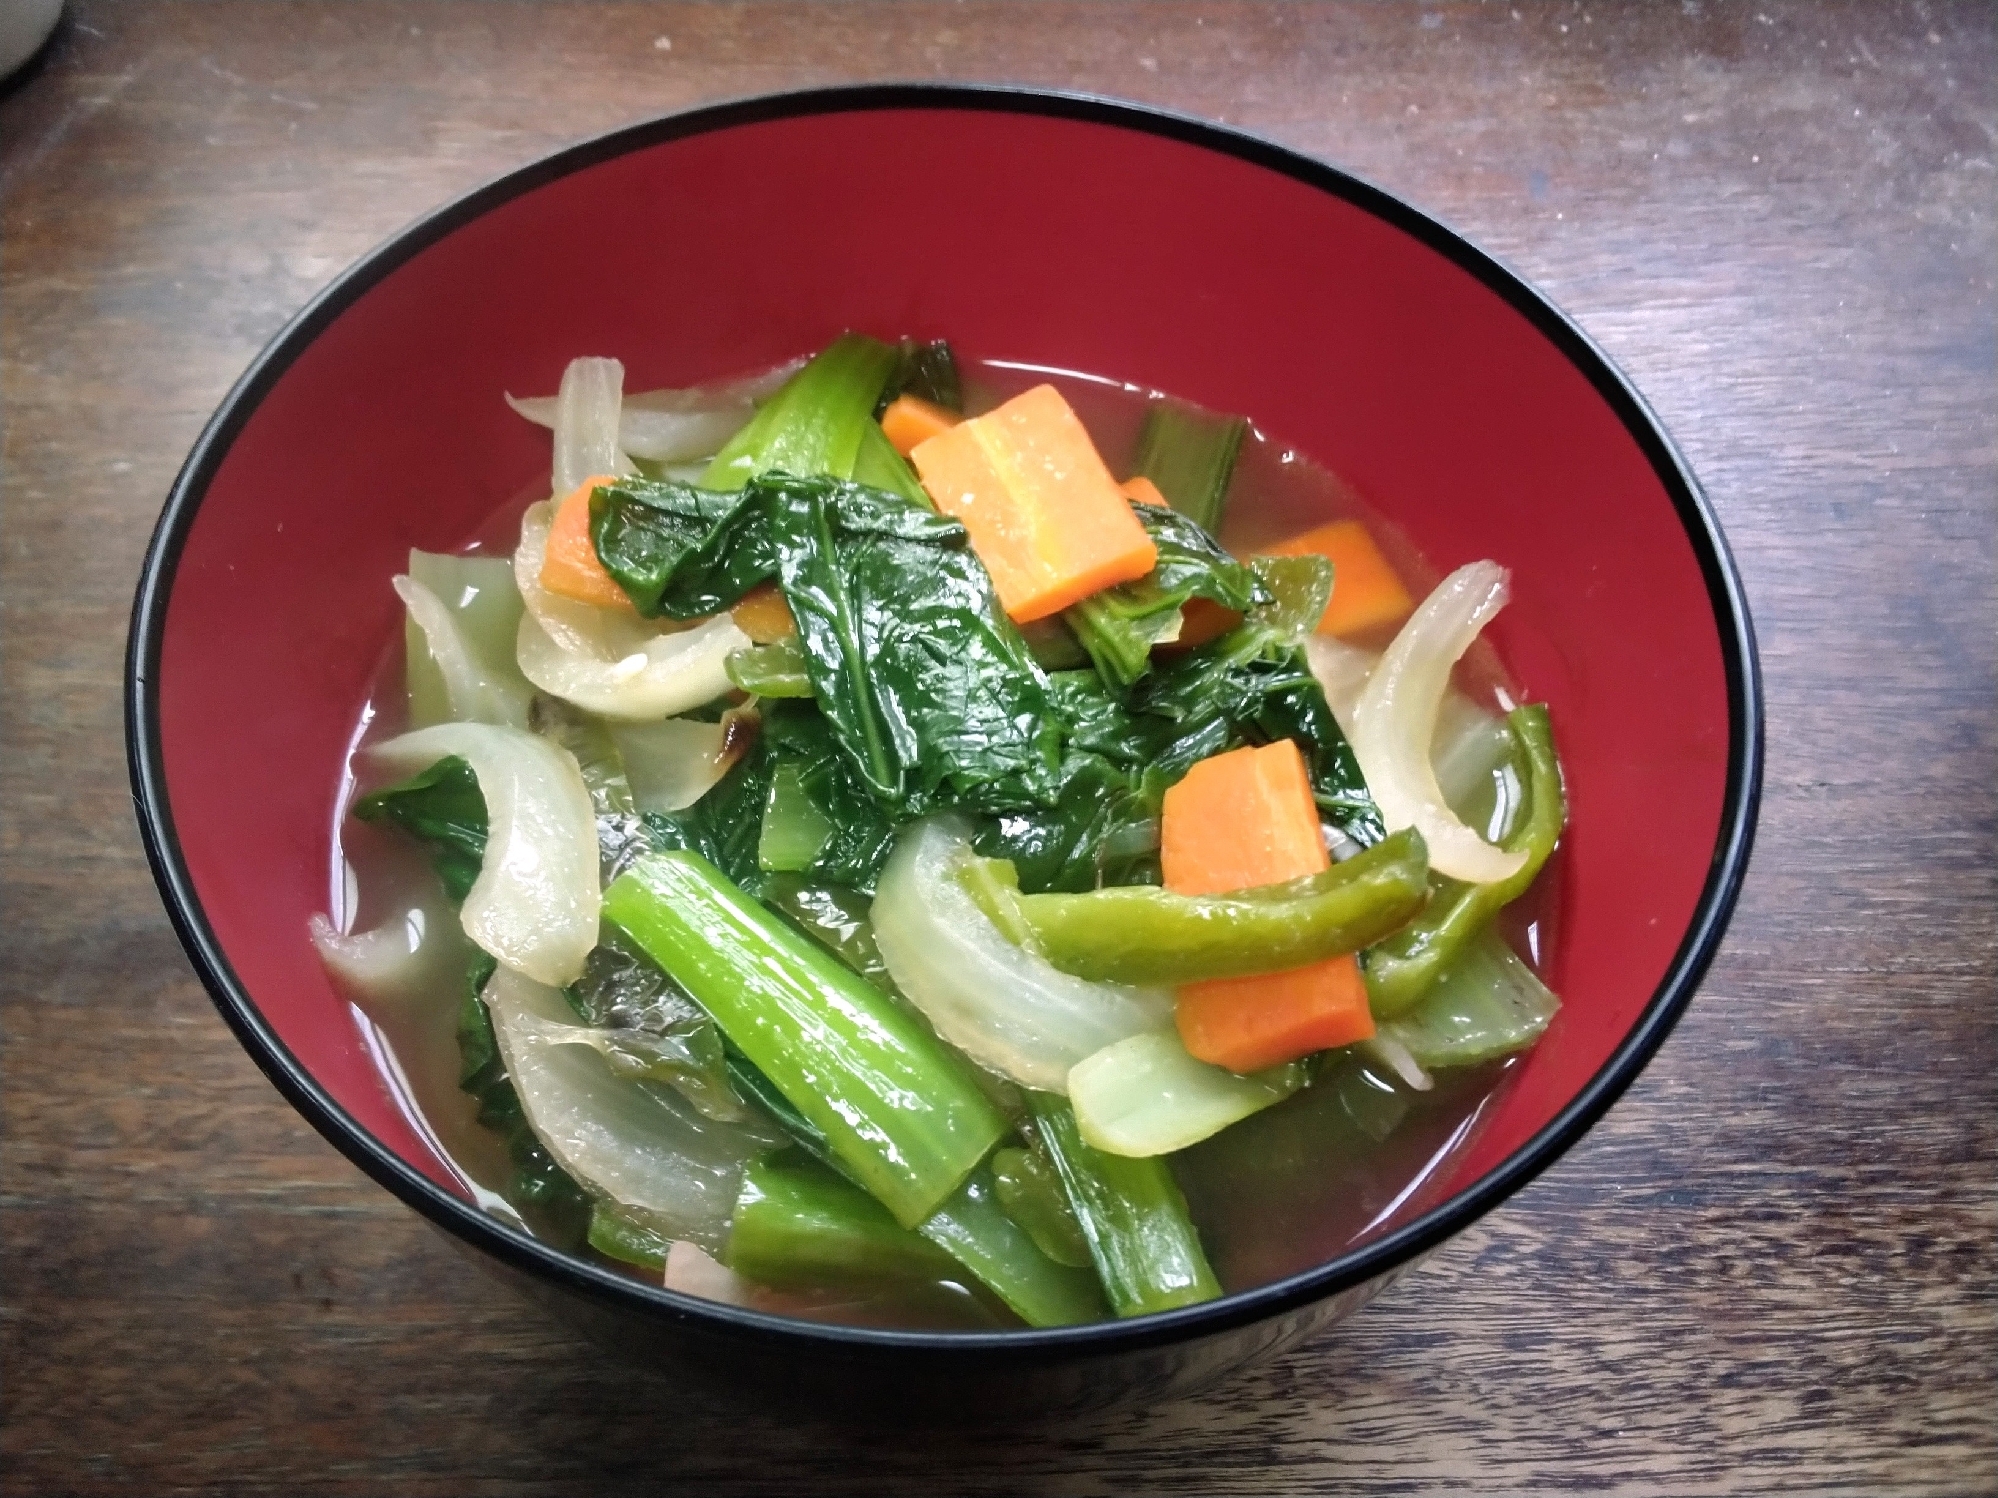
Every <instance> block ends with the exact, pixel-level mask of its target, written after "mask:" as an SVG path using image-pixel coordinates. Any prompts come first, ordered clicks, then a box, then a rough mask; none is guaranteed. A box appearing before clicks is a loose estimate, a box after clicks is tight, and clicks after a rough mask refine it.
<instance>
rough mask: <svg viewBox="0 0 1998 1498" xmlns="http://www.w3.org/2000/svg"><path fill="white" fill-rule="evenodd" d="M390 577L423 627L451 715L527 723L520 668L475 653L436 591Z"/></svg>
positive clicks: (401, 576) (528, 695)
mask: <svg viewBox="0 0 1998 1498" xmlns="http://www.w3.org/2000/svg"><path fill="white" fill-rule="evenodd" d="M393 582H394V585H395V591H396V596H397V597H399V598H400V599H402V603H403V607H404V608H406V609H408V610H409V618H410V622H411V623H412V624H414V625H415V626H416V627H417V629H419V630H420V631H422V634H423V639H424V643H425V644H426V645H427V646H428V647H429V652H430V659H431V660H432V661H433V662H434V663H435V664H436V666H437V671H438V674H439V675H440V676H442V677H443V679H444V695H445V700H446V702H447V704H448V710H449V712H450V714H451V719H452V721H453V722H457V723H499V724H504V725H505V726H506V727H508V728H525V727H526V726H527V708H528V704H529V703H530V702H531V701H532V700H533V692H532V689H531V688H529V686H528V684H527V682H526V680H525V679H524V678H523V677H522V676H521V674H520V672H519V670H518V669H515V670H513V671H511V672H501V671H497V670H493V669H490V668H488V667H487V665H486V663H485V662H484V661H483V660H482V659H480V657H479V656H478V655H476V654H474V653H473V650H472V648H471V646H470V644H469V643H468V642H467V641H466V639H465V636H464V634H463V633H462V632H461V631H460V630H459V628H458V621H457V620H456V618H455V617H453V615H452V613H451V611H450V610H449V609H448V608H446V607H445V606H444V604H443V601H442V600H440V599H439V598H438V596H437V595H436V594H435V593H433V592H431V591H430V589H428V588H426V587H424V586H423V584H422V583H420V582H418V581H417V580H416V579H415V578H413V577H410V576H408V575H407V574H405V573H397V574H396V576H395V578H394V579H393ZM507 664H508V665H512V664H513V663H512V662H511V661H509V662H508V663H507Z"/></svg>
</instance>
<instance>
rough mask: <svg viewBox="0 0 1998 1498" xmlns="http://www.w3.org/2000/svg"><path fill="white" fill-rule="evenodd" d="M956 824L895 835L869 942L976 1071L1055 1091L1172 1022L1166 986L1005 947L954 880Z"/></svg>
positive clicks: (960, 839)
mask: <svg viewBox="0 0 1998 1498" xmlns="http://www.w3.org/2000/svg"><path fill="white" fill-rule="evenodd" d="M965 830H966V829H965V826H964V824H963V823H962V822H957V821H953V820H949V819H945V820H940V821H933V822H924V823H920V824H918V825H917V826H915V827H912V828H910V829H908V830H907V831H906V832H904V833H903V835H902V837H901V840H900V842H899V843H898V845H897V847H896V850H895V855H894V857H893V858H891V859H890V860H889V863H888V867H887V869H886V871H885V872H884V873H883V874H882V877H881V890H880V894H879V895H878V896H877V897H876V899H875V901H874V909H873V918H874V937H875V941H876V942H877V943H878V944H879V947H880V950H881V956H882V958H883V960H885V961H886V962H887V964H888V970H889V971H890V972H891V973H892V974H893V975H894V978H895V982H896V985H897V986H898V987H899V988H900V989H901V990H902V992H903V993H904V994H906V995H907V996H908V998H909V1001H910V1002H911V1003H913V1004H914V1005H915V1006H916V1007H917V1008H918V1009H920V1010H922V1011H923V1013H924V1015H925V1016H926V1017H927V1018H928V1019H929V1021H930V1023H931V1024H933V1025H935V1026H936V1029H937V1033H938V1034H939V1035H941V1036H943V1038H944V1039H945V1040H947V1041H949V1042H950V1043H951V1044H952V1045H955V1046H957V1047H958V1048H959V1049H960V1050H962V1051H963V1052H964V1053H965V1054H966V1055H968V1056H970V1057H971V1058H972V1059H973V1060H974V1061H977V1062H978V1063H980V1064H981V1065H983V1066H986V1067H989V1068H991V1069H992V1070H994V1071H996V1072H998V1073H999V1074H1000V1075H1001V1076H1005V1077H1009V1078H1011V1079H1012V1080H1013V1081H1015V1082H1018V1083H1020V1084H1021V1085H1023V1086H1027V1087H1036V1088H1039V1089H1041V1090H1043V1091H1046V1092H1055V1093H1059V1092H1062V1091H1064V1090H1065V1089H1066V1088H1067V1086H1068V1073H1069V1068H1070V1067H1072V1066H1074V1065H1075V1063H1076V1062H1078V1061H1080V1060H1082V1059H1083V1058H1084V1057H1085V1056H1089V1055H1092V1054H1094V1053H1095V1052H1097V1051H1099V1050H1101V1049H1102V1048H1103V1047H1104V1046H1106V1045H1109V1044H1111V1043H1112V1042H1114V1041H1118V1040H1122V1039H1124V1038H1125V1037H1127V1036H1130V1035H1136V1034H1140V1033H1142V1032H1144V1031H1147V1030H1156V1029H1160V1028H1163V1027H1164V1026H1166V1025H1167V1024H1169V1023H1170V1022H1171V1012H1172V996H1171V995H1170V994H1169V993H1168V992H1166V991H1165V990H1163V989H1157V988H1133V987H1127V986H1124V985H1121V984H1109V983H1092V982H1089V981H1086V980H1084V979H1081V978H1077V977H1073V976H1071V975H1069V974H1067V973H1063V972H1060V971H1057V970H1056V969H1055V968H1054V967H1053V966H1052V965H1051V964H1050V963H1049V962H1048V961H1047V960H1046V959H1045V958H1042V957H1039V956H1036V955H1035V954H1034V953H1033V952H1030V951H1027V950H1024V949H1023V948H1021V947H1019V946H1016V945H1015V944H1014V943H1013V942H1011V941H1009V940H1007V938H1006V937H1005V935H1004V934H1002V933H1001V932H1000V931H999V929H998V928H997V927H995V926H994V925H993V924H992V922H991V920H990V919H989V918H988V917H987V916H986V915H985V914H984V913H983V912H982V911H981V910H980V909H979V908H978V905H977V903H976V902H975V901H974V900H973V898H972V896H971V893H970V892H969V891H968V890H967V889H966V887H965V886H964V884H963V883H962V881H961V880H960V878H959V877H958V874H959V870H960V869H961V868H962V867H963V866H964V864H965V863H966V862H967V861H969V860H970V859H971V848H970V845H969V843H968V841H967V840H966V837H965Z"/></svg>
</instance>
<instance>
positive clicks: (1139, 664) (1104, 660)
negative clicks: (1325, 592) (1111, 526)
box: [1063, 505, 1269, 690]
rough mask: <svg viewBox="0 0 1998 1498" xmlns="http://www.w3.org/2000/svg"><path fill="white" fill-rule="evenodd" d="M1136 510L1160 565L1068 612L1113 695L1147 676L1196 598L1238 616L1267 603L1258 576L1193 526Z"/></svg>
mask: <svg viewBox="0 0 1998 1498" xmlns="http://www.w3.org/2000/svg"><path fill="white" fill-rule="evenodd" d="M1132 508H1133V510H1134V511H1135V512H1136V514H1137V516H1138V519H1139V521H1140V523H1141V524H1143V526H1144V527H1145V530H1146V532H1147V533H1148V534H1149V535H1150V536H1151V538H1152V544H1153V545H1154V546H1155V547H1157V548H1158V557H1159V559H1158V563H1157V565H1155V566H1154V567H1153V568H1152V570H1151V571H1150V572H1149V573H1147V574H1146V575H1145V576H1143V577H1141V578H1139V579H1138V580H1137V581H1136V582H1130V583H1124V584H1121V585H1120V586H1118V587H1115V588H1106V589H1105V590H1104V591H1102V592H1101V593H1097V594H1094V595H1092V596H1091V597H1088V598H1085V599H1083V600H1082V602H1080V603H1078V604H1075V605H1073V606H1072V607H1070V608H1069V609H1068V610H1066V611H1065V613H1064V614H1063V618H1065V619H1066V620H1067V621H1068V624H1069V627H1070V628H1071V629H1072V630H1073V631H1074V632H1075V637H1076V638H1077V639H1078V640H1080V641H1081V642H1082V644H1083V647H1084V648H1085V649H1086V650H1087V651H1088V652H1089V655H1090V658H1091V659H1092V660H1093V661H1094V662H1095V665H1096V670H1097V674H1099V675H1100V676H1101V677H1102V678H1103V681H1104V684H1105V685H1106V686H1108V687H1110V688H1112V689H1113V690H1114V689H1120V688H1123V687H1128V686H1130V685H1131V683H1133V682H1135V681H1136V680H1137V679H1138V678H1139V677H1140V676H1142V675H1144V674H1145V671H1146V670H1147V669H1148V668H1149V666H1150V664H1151V650H1152V647H1153V646H1154V645H1156V644H1159V643H1160V642H1161V641H1164V640H1170V639H1173V638H1175V637H1176V636H1177V635H1178V633H1179V627H1180V620H1181V615H1182V611H1183V610H1184V609H1185V607H1186V605H1187V604H1188V603H1189V602H1191V601H1192V600H1193V599H1195V598H1205V599H1209V600H1211V601H1212V602H1213V603H1215V604H1216V605H1218V606H1219V607H1221V608H1224V609H1230V610H1232V611H1233V612H1235V613H1237V614H1245V613H1247V612H1248V611H1249V610H1250V609H1251V608H1252V607H1254V606H1255V605H1256V604H1259V603H1264V602H1267V601H1269V595H1268V593H1267V592H1266V591H1265V589H1264V588H1263V586H1262V584H1261V582H1260V581H1259V580H1258V577H1257V574H1256V572H1255V571H1254V570H1253V569H1251V568H1250V567H1249V566H1247V565H1246V564H1244V563H1242V562H1238V561H1236V560H1235V558H1234V557H1232V556H1231V555H1229V554H1228V553H1227V552H1226V551H1223V550H1222V549H1221V546H1220V544H1219V543H1218V542H1216V541H1215V540H1214V538H1213V537H1212V536H1210V535H1208V534H1207V532H1206V531H1204V530H1202V529H1201V528H1200V527H1199V526H1198V525H1196V524H1195V523H1194V522H1193V521H1191V520H1189V519H1187V518H1186V517H1185V516H1184V515H1181V514H1180V513H1178V512H1177V511H1175V510H1163V509H1160V508H1159V507H1158V506H1157V505H1134V506H1133V507H1132Z"/></svg>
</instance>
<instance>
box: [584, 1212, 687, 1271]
mask: <svg viewBox="0 0 1998 1498" xmlns="http://www.w3.org/2000/svg"><path fill="white" fill-rule="evenodd" d="M589 1243H590V1247H591V1248H594V1249H595V1250H596V1251H597V1252H598V1253H600V1254H602V1255H603V1256H604V1257H605V1258H607V1259H616V1260H617V1261H618V1262H619V1263H621V1264H630V1265H631V1266H633V1267H634V1268H637V1269H649V1270H651V1271H652V1272H653V1273H654V1274H658V1273H660V1272H662V1271H663V1270H664V1269H665V1268H666V1255H667V1253H668V1252H669V1251H670V1250H671V1249H672V1247H673V1245H672V1243H671V1242H669V1241H668V1239H667V1237H666V1235H665V1234H664V1233H662V1232H660V1231H659V1229H657V1228H655V1227H653V1226H652V1225H651V1224H650V1223H647V1222H640V1221H639V1220H638V1219H637V1218H636V1217H633V1216H632V1215H631V1214H630V1213H628V1212H621V1211H619V1210H618V1208H617V1206H616V1204H614V1203H612V1202H607V1201H594V1202H591V1203H590V1234H589Z"/></svg>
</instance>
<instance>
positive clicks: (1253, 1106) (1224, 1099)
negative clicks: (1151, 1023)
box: [1068, 995, 1364, 1158]
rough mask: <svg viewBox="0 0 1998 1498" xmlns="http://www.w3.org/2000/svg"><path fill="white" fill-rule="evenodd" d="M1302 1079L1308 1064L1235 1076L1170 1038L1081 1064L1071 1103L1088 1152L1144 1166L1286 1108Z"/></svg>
mask: <svg viewBox="0 0 1998 1498" xmlns="http://www.w3.org/2000/svg"><path fill="white" fill-rule="evenodd" d="M1362 998H1363V1000H1364V995H1363V996H1362ZM1304 1078H1305V1065H1304V1063H1303V1062H1298V1061H1292V1062H1290V1063H1288V1064H1285V1065H1275V1066H1271V1067H1269V1068H1268V1069H1267V1070H1257V1071H1256V1072H1255V1073H1254V1074H1253V1075H1246V1076H1244V1075H1237V1074H1236V1072H1235V1071H1234V1070H1232V1069H1224V1068H1222V1067H1219V1066H1213V1065H1210V1064H1208V1063H1207V1062H1204V1061H1198V1060H1195V1059H1194V1057H1193V1056H1192V1055H1191V1054H1190V1053H1189V1052H1188V1049H1187V1047H1186V1046H1184V1045H1182V1044H1181V1043H1180V1040H1179V1037H1178V1036H1177V1035H1174V1034H1172V1033H1171V1032H1167V1033H1165V1034H1152V1035H1134V1036H1132V1037H1131V1038H1130V1039H1129V1040H1120V1041H1118V1042H1117V1044H1115V1045H1113V1046H1106V1047H1105V1048H1104V1049H1102V1050H1100V1051H1098V1052H1097V1053H1096V1054H1095V1055H1094V1056H1090V1057H1087V1058H1085V1059H1084V1060H1082V1061H1080V1062H1078V1063H1077V1064H1076V1066H1075V1069H1074V1070H1073V1071H1071V1072H1070V1073H1069V1074H1068V1100H1069V1104H1070V1106H1071V1107H1072V1108H1074V1110H1075V1122H1076V1127H1077V1128H1078V1129H1079V1130H1080V1131H1081V1134H1082V1137H1083V1139H1084V1140H1085V1141H1087V1142H1088V1143H1089V1144H1090V1145H1091V1146H1093V1147H1094V1148H1096V1149H1099V1150H1102V1151H1103V1152H1104V1153H1106V1154H1111V1155H1126V1156H1131V1157H1134V1158H1142V1157H1145V1156H1150V1155H1168V1154H1171V1153H1172V1152H1173V1151H1174V1150H1182V1149H1186V1148H1187V1147H1188V1146H1190V1145H1195V1144H1198V1143H1199V1142H1200V1141H1201V1140H1203V1139H1205V1138H1207V1137H1208V1136H1209V1135H1212V1134H1218V1133H1220V1132H1221V1130H1223V1129H1225V1128H1227V1127H1228V1126H1229V1125H1230V1124H1232V1123H1238V1122H1240V1121H1241V1120H1242V1119H1245V1118H1247V1117H1248V1116H1249V1115H1250V1114H1251V1113H1259V1112H1261V1111H1262V1110H1263V1109H1264V1108H1267V1107H1269V1106H1270V1105H1271V1104H1273V1103H1280V1102H1282V1101H1283V1100H1284V1099H1285V1098H1287V1097H1289V1096H1290V1095H1291V1094H1292V1093H1293V1092H1295V1091H1297V1089H1298V1088H1300V1087H1302V1086H1303V1085H1304Z"/></svg>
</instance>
